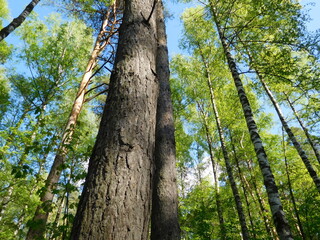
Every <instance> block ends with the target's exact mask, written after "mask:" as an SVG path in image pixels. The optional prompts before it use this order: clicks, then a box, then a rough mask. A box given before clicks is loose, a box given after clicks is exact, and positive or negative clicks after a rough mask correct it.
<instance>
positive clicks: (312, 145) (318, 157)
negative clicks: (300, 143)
mask: <svg viewBox="0 0 320 240" xmlns="http://www.w3.org/2000/svg"><path fill="white" fill-rule="evenodd" d="M285 96H286V99H287V102H288V104H289V106H290V108H291V110H292V111H293V113H294V116H295V117H296V119H297V120H298V122H299V124H300V126H301V128H302V129H303V131H304V133H305V135H306V137H307V139H308V142H309V144H310V145H311V147H312V150H313V152H314V155H315V156H316V158H317V160H318V162H319V164H320V154H319V151H318V149H317V147H316V145H315V143H314V142H313V140H312V139H311V136H310V134H309V131H308V129H307V128H306V127H305V126H304V124H303V122H302V120H301V119H300V117H299V114H298V113H297V111H296V109H295V108H294V106H293V103H292V102H291V100H290V98H289V96H288V95H287V94H286V93H285Z"/></svg>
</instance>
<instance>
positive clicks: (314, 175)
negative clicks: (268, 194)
mask: <svg viewBox="0 0 320 240" xmlns="http://www.w3.org/2000/svg"><path fill="white" fill-rule="evenodd" d="M255 71H256V73H257V76H258V77H259V80H260V82H261V83H262V86H263V88H264V90H265V91H266V93H267V95H268V97H269V99H270V101H271V102H272V104H273V106H274V108H275V110H276V112H277V114H278V117H279V119H280V121H281V123H282V126H283V128H284V130H285V131H286V133H287V134H288V136H289V138H290V140H291V142H292V144H293V146H294V147H295V149H296V150H297V152H298V153H299V156H300V157H301V159H302V161H303V163H304V165H305V166H306V168H307V170H308V172H309V175H310V176H311V178H312V179H313V182H314V184H315V185H316V188H317V189H318V191H319V192H320V178H319V177H318V175H317V173H316V171H315V170H314V168H313V166H312V164H311V162H310V160H309V158H308V156H307V154H306V152H305V151H304V150H303V149H302V147H301V145H300V143H299V142H298V140H297V138H296V137H295V135H294V134H293V132H292V131H291V129H290V127H289V125H288V123H287V122H286V120H285V119H284V116H283V113H282V111H281V109H280V106H279V104H278V103H277V101H276V99H275V98H274V97H273V95H272V92H271V91H270V89H269V87H268V85H267V84H266V82H265V81H264V79H263V77H262V75H261V74H260V73H259V71H258V70H257V69H256V70H255Z"/></svg>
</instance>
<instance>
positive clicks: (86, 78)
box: [27, 6, 115, 240]
mask: <svg viewBox="0 0 320 240" xmlns="http://www.w3.org/2000/svg"><path fill="white" fill-rule="evenodd" d="M113 13H115V8H114V7H113V6H111V7H110V10H109V12H108V13H107V14H106V16H105V20H104V21H103V23H102V26H101V30H100V32H99V34H98V36H97V39H96V42H95V46H94V48H93V51H92V53H91V57H90V59H89V61H88V64H87V67H86V71H85V73H84V75H83V77H82V80H81V82H80V86H79V89H78V92H77V95H76V99H75V100H74V102H73V106H72V109H71V112H70V115H69V118H68V120H67V124H66V127H65V129H64V131H63V134H62V138H61V143H60V146H59V149H58V150H57V152H56V156H55V158H54V161H53V164H52V166H51V169H50V173H49V175H48V177H47V179H46V188H45V190H44V192H43V193H42V194H41V199H40V201H41V204H40V205H39V206H38V207H37V210H36V213H35V215H34V217H33V221H34V222H35V223H37V224H36V225H34V227H30V229H29V231H28V234H27V240H32V239H35V238H41V236H43V235H44V232H45V226H46V223H47V220H48V216H49V211H48V210H46V209H48V206H50V204H51V203H52V200H53V197H54V194H53V193H52V190H53V189H54V188H55V187H56V184H57V183H58V181H59V179H60V175H61V166H62V164H63V163H64V161H65V158H66V155H67V153H68V147H67V145H68V144H69V143H70V142H71V140H72V136H73V133H74V130H75V126H76V123H77V119H78V117H79V115H80V112H81V109H82V106H83V104H84V101H85V94H86V91H87V86H88V84H89V83H90V80H91V76H92V74H93V71H94V68H95V67H96V66H97V63H98V56H99V55H100V54H101V52H102V51H103V50H104V49H105V47H106V46H107V45H108V44H109V39H110V37H111V35H112V34H110V35H107V36H106V30H105V29H106V27H107V25H108V23H109V22H110V18H111V15H112V14H113ZM113 24H114V22H113ZM105 37H106V38H105ZM104 38H105V39H104Z"/></svg>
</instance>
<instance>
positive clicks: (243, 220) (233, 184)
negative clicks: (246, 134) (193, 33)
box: [199, 46, 250, 240]
mask: <svg viewBox="0 0 320 240" xmlns="http://www.w3.org/2000/svg"><path fill="white" fill-rule="evenodd" d="M199 47H200V46H199ZM201 57H202V62H203V64H204V65H205V71H206V77H207V84H208V88H209V91H210V100H211V105H212V110H213V113H214V117H215V121H216V125H217V130H218V133H219V138H220V143H221V149H222V153H223V158H224V160H225V164H226V169H227V174H228V178H229V181H230V185H231V189H232V193H233V197H234V200H235V204H236V208H237V213H238V217H239V222H240V226H241V232H242V237H243V239H244V240H246V239H250V235H249V231H248V227H247V223H246V218H245V215H244V211H243V207H242V202H241V198H240V195H239V191H238V188H237V185H236V182H235V179H234V176H233V172H232V167H231V164H230V158H229V154H228V150H227V147H226V144H225V140H224V135H223V132H222V126H221V121H220V117H219V112H218V108H217V104H216V101H215V96H214V92H213V87H212V82H211V77H210V76H211V75H210V72H209V66H208V64H207V62H206V60H205V57H204V56H203V55H202V54H201Z"/></svg>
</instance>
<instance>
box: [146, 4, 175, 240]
mask: <svg viewBox="0 0 320 240" xmlns="http://www.w3.org/2000/svg"><path fill="white" fill-rule="evenodd" d="M156 8H157V10H156V14H157V40H158V47H157V57H156V61H157V62H156V67H157V77H158V81H159V98H158V104H157V115H156V121H157V124H156V142H155V173H154V179H153V181H154V183H153V184H154V185H153V197H152V214H151V240H178V239H180V227H179V222H178V193H177V177H176V175H177V173H176V150H175V138H174V120H173V108H172V102H171V91H170V82H169V75H170V72H169V59H168V49H167V37H166V32H165V22H164V16H163V5H162V1H158V3H157V6H156Z"/></svg>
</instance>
